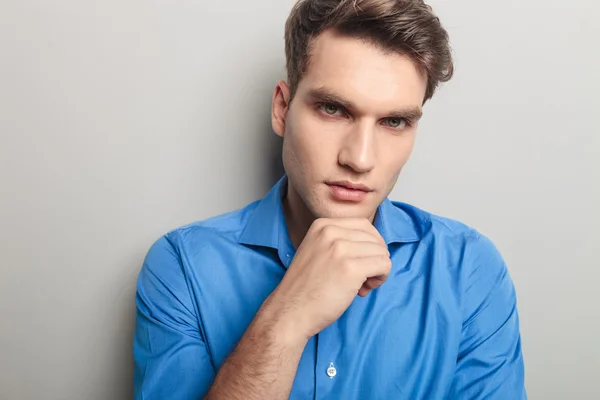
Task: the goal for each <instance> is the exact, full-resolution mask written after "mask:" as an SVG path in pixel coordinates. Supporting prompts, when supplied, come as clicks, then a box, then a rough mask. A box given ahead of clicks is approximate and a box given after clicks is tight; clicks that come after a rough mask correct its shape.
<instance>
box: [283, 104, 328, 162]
mask: <svg viewBox="0 0 600 400" xmlns="http://www.w3.org/2000/svg"><path fill="white" fill-rule="evenodd" d="M298 117H300V118H295V121H294V123H293V125H292V130H293V134H292V137H293V141H292V143H291V144H292V147H293V149H292V150H293V151H294V152H296V153H297V155H296V157H297V158H299V159H302V160H303V161H305V162H306V163H307V166H310V165H312V164H314V163H315V162H321V161H325V160H326V159H327V158H328V154H329V153H331V152H332V151H334V150H335V146H336V143H335V138H336V137H338V136H339V135H336V134H335V133H334V132H332V131H331V127H328V126H327V125H326V124H323V123H322V122H321V121H319V119H318V117H316V116H313V115H309V114H307V113H305V114H304V115H298Z"/></svg>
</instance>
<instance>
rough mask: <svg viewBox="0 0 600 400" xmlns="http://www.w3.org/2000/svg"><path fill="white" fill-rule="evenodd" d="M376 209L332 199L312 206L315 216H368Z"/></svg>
mask: <svg viewBox="0 0 600 400" xmlns="http://www.w3.org/2000/svg"><path fill="white" fill-rule="evenodd" d="M375 211H376V209H372V207H367V206H366V205H365V204H352V203H345V204H344V203H336V202H332V201H325V202H320V203H319V205H318V206H316V207H313V214H314V215H315V217H316V218H369V217H371V216H372V215H373V214H375Z"/></svg>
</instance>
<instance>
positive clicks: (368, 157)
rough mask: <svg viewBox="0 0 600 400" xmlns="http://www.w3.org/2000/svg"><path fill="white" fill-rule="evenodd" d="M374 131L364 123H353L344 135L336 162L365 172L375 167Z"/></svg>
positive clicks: (359, 171) (356, 170)
mask: <svg viewBox="0 0 600 400" xmlns="http://www.w3.org/2000/svg"><path fill="white" fill-rule="evenodd" d="M375 159H376V154H375V132H374V129H373V127H372V126H369V125H368V124H366V123H363V124H357V125H355V126H354V127H353V128H352V130H350V131H349V132H347V134H346V136H345V137H344V141H343V144H342V147H341V149H340V152H339V155H338V163H339V164H340V165H342V166H346V167H349V168H352V169H353V170H354V171H355V172H358V173H365V172H369V171H371V170H372V169H373V168H374V167H375Z"/></svg>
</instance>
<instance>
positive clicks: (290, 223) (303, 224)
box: [282, 181, 315, 249]
mask: <svg viewBox="0 0 600 400" xmlns="http://www.w3.org/2000/svg"><path fill="white" fill-rule="evenodd" d="M285 193H286V194H285V197H284V198H283V200H282V202H283V213H284V215H285V222H286V225H287V229H288V235H289V236H290V240H291V241H292V244H293V245H294V247H295V248H296V249H297V248H298V247H299V246H300V243H302V241H303V240H304V236H306V232H308V229H309V228H310V226H311V224H312V223H313V221H314V220H315V217H314V215H313V214H312V213H311V212H310V210H309V209H308V208H307V207H306V204H304V202H303V201H302V199H301V198H300V196H299V195H298V193H297V192H296V191H295V190H294V188H293V187H292V186H291V185H290V184H289V181H288V184H287V188H286V191H285Z"/></svg>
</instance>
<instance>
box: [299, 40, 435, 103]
mask: <svg viewBox="0 0 600 400" xmlns="http://www.w3.org/2000/svg"><path fill="white" fill-rule="evenodd" d="M309 57H310V61H309V63H308V67H307V70H306V71H305V74H304V76H303V77H302V80H301V81H300V83H299V85H298V93H299V94H301V93H303V92H304V93H307V92H308V91H310V90H311V89H313V88H319V87H325V88H328V89H331V90H333V91H335V92H336V93H338V94H340V95H341V96H343V97H344V98H345V99H347V100H350V101H352V102H354V103H356V104H357V106H359V107H364V108H369V109H372V111H374V112H378V111H381V109H383V108H387V107H394V108H396V107H398V106H420V105H421V104H422V103H423V99H424V97H425V91H426V87H427V77H426V76H425V75H423V74H422V73H421V72H420V71H419V70H418V68H417V65H416V64H415V63H414V62H413V61H412V60H411V59H410V58H408V57H406V56H404V55H401V54H398V53H394V52H385V51H383V50H382V49H381V48H379V47H378V46H376V45H374V44H372V43H370V42H368V41H366V40H361V39H357V38H352V37H348V36H344V35H341V34H338V33H336V32H333V31H331V30H330V31H325V32H323V33H322V34H321V35H319V36H318V37H317V38H316V39H314V40H313V42H312V44H311V48H310V56H309Z"/></svg>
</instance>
